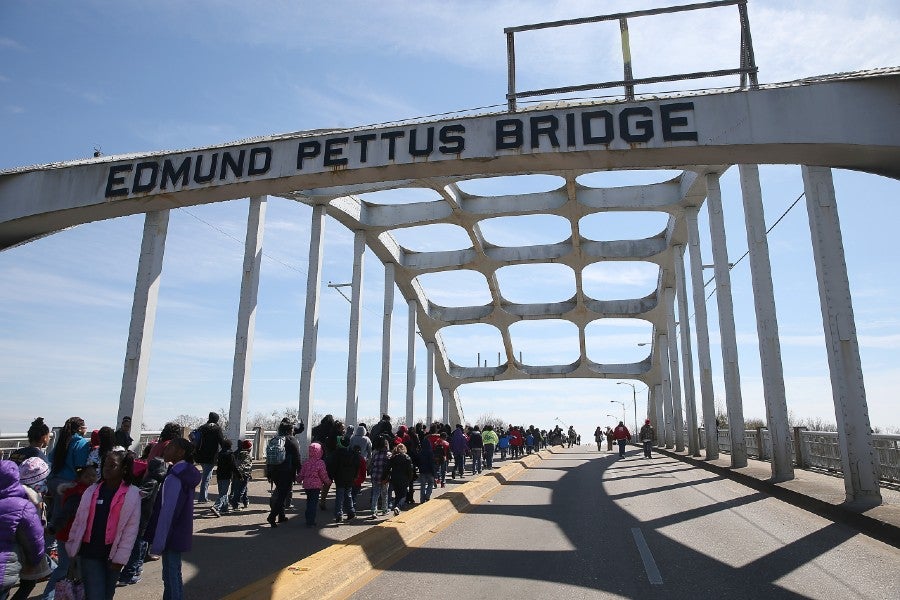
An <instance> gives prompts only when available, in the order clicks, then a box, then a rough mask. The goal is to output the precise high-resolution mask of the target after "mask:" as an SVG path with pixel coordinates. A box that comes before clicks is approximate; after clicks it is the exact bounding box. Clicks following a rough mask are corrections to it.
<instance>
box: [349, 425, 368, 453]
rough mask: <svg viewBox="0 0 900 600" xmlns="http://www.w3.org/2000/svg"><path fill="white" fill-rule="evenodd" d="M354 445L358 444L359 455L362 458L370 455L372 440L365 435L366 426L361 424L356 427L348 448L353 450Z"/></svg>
mask: <svg viewBox="0 0 900 600" xmlns="http://www.w3.org/2000/svg"><path fill="white" fill-rule="evenodd" d="M354 446H359V455H360V456H362V457H363V458H364V459H366V460H369V457H370V456H372V440H370V439H369V438H368V437H367V436H366V428H365V427H363V426H362V425H358V426H357V427H356V432H355V433H354V434H353V437H351V438H350V449H351V450H353V447H354Z"/></svg>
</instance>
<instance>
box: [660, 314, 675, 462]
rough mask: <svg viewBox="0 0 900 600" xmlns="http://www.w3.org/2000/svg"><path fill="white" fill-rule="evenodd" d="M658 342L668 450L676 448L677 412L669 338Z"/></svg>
mask: <svg viewBox="0 0 900 600" xmlns="http://www.w3.org/2000/svg"><path fill="white" fill-rule="evenodd" d="M663 331H665V330H663ZM656 340H657V342H658V343H657V348H658V351H659V373H660V379H661V382H660V383H661V384H662V399H661V400H662V407H663V423H664V424H665V440H666V448H673V447H674V446H675V411H674V407H673V406H672V378H671V376H670V374H669V336H668V335H667V334H665V333H663V334H660V335H659V336H657V338H656Z"/></svg>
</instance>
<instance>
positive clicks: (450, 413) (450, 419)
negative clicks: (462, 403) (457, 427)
mask: <svg viewBox="0 0 900 600" xmlns="http://www.w3.org/2000/svg"><path fill="white" fill-rule="evenodd" d="M454 395H455V393H454V392H452V391H450V389H449V388H441V399H442V402H443V416H442V420H443V422H444V424H445V425H450V426H451V427H452V426H453V424H455V423H462V421H461V420H460V418H459V411H458V410H457V408H458V407H457V406H456V402H454V399H453V396H454ZM451 407H452V410H451Z"/></svg>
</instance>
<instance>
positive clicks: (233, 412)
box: [226, 196, 266, 448]
mask: <svg viewBox="0 0 900 600" xmlns="http://www.w3.org/2000/svg"><path fill="white" fill-rule="evenodd" d="M265 224H266V197H265V196H259V197H257V198H251V199H250V208H249V210H248V212H247V236H246V238H245V239H244V268H243V272H242V273H241V297H240V300H239V301H238V319H237V331H236V332H235V336H234V365H233V366H232V369H231V404H230V406H229V407H228V430H227V431H226V435H227V437H228V439H230V440H231V441H232V442H235V445H234V447H235V448H236V447H237V440H241V439H243V438H244V431H246V429H247V396H248V392H249V388H250V366H251V365H252V362H253V337H254V334H255V332H256V298H257V295H258V292H259V269H260V262H261V260H262V245H263V233H264V232H265Z"/></svg>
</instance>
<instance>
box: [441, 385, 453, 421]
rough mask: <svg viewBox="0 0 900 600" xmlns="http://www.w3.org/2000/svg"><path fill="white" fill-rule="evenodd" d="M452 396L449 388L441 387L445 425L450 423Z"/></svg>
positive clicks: (442, 413) (442, 419)
mask: <svg viewBox="0 0 900 600" xmlns="http://www.w3.org/2000/svg"><path fill="white" fill-rule="evenodd" d="M450 396H451V392H450V390H449V389H447V388H441V422H442V423H444V424H445V425H446V424H448V423H450Z"/></svg>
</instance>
